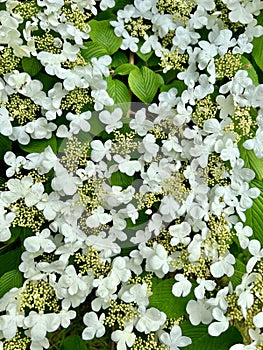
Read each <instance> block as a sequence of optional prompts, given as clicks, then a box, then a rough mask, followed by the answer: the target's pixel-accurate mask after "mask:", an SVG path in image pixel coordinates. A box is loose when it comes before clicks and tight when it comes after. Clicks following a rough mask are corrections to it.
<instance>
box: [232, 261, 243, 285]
mask: <svg viewBox="0 0 263 350" xmlns="http://www.w3.org/2000/svg"><path fill="white" fill-rule="evenodd" d="M234 269H235V272H234V274H233V276H231V277H230V281H231V283H232V285H233V287H234V288H235V287H236V286H237V285H239V284H240V283H241V282H242V276H243V275H244V273H245V272H246V265H245V264H244V263H243V262H242V261H240V260H239V259H237V258H236V262H235V265H234Z"/></svg>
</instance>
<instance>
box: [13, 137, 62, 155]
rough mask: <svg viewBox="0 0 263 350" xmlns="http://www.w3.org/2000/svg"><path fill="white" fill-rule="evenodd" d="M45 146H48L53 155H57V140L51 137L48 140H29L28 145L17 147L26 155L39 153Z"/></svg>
mask: <svg viewBox="0 0 263 350" xmlns="http://www.w3.org/2000/svg"><path fill="white" fill-rule="evenodd" d="M47 146H50V147H51V148H52V150H53V152H54V153H57V148H58V147H57V139H56V136H55V135H53V136H52V137H51V138H50V139H48V140H31V141H30V142H29V144H28V145H21V144H20V145H19V147H20V148H21V149H22V150H23V151H25V152H28V153H41V152H43V151H44V150H45V148H46V147H47Z"/></svg>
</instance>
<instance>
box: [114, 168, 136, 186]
mask: <svg viewBox="0 0 263 350" xmlns="http://www.w3.org/2000/svg"><path fill="white" fill-rule="evenodd" d="M133 181H134V176H129V175H126V174H123V173H121V172H120V171H116V172H115V173H113V174H112V175H111V177H110V184H111V186H121V187H122V188H127V187H128V186H130V185H131V184H132V183H133Z"/></svg>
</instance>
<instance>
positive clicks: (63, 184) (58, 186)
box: [51, 162, 82, 196]
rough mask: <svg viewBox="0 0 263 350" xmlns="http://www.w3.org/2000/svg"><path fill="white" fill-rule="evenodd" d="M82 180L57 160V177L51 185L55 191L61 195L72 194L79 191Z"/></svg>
mask: <svg viewBox="0 0 263 350" xmlns="http://www.w3.org/2000/svg"><path fill="white" fill-rule="evenodd" d="M81 183H82V182H81V180H80V179H79V178H78V177H76V176H73V174H71V173H68V171H67V169H66V168H64V167H63V165H61V164H60V163H58V162H57V164H56V165H55V177H54V178H53V179H52V181H51V186H52V188H53V190H54V191H57V192H58V193H60V194H61V195H68V196H72V195H73V194H74V193H76V191H77V188H78V187H77V186H78V185H80V184H81Z"/></svg>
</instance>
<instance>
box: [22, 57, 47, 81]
mask: <svg viewBox="0 0 263 350" xmlns="http://www.w3.org/2000/svg"><path fill="white" fill-rule="evenodd" d="M22 67H23V69H24V71H25V72H27V73H28V74H29V75H31V77H33V76H35V75H36V74H37V73H38V72H40V71H41V69H42V64H41V63H40V62H39V60H38V59H37V58H35V57H24V58H23V59H22Z"/></svg>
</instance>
